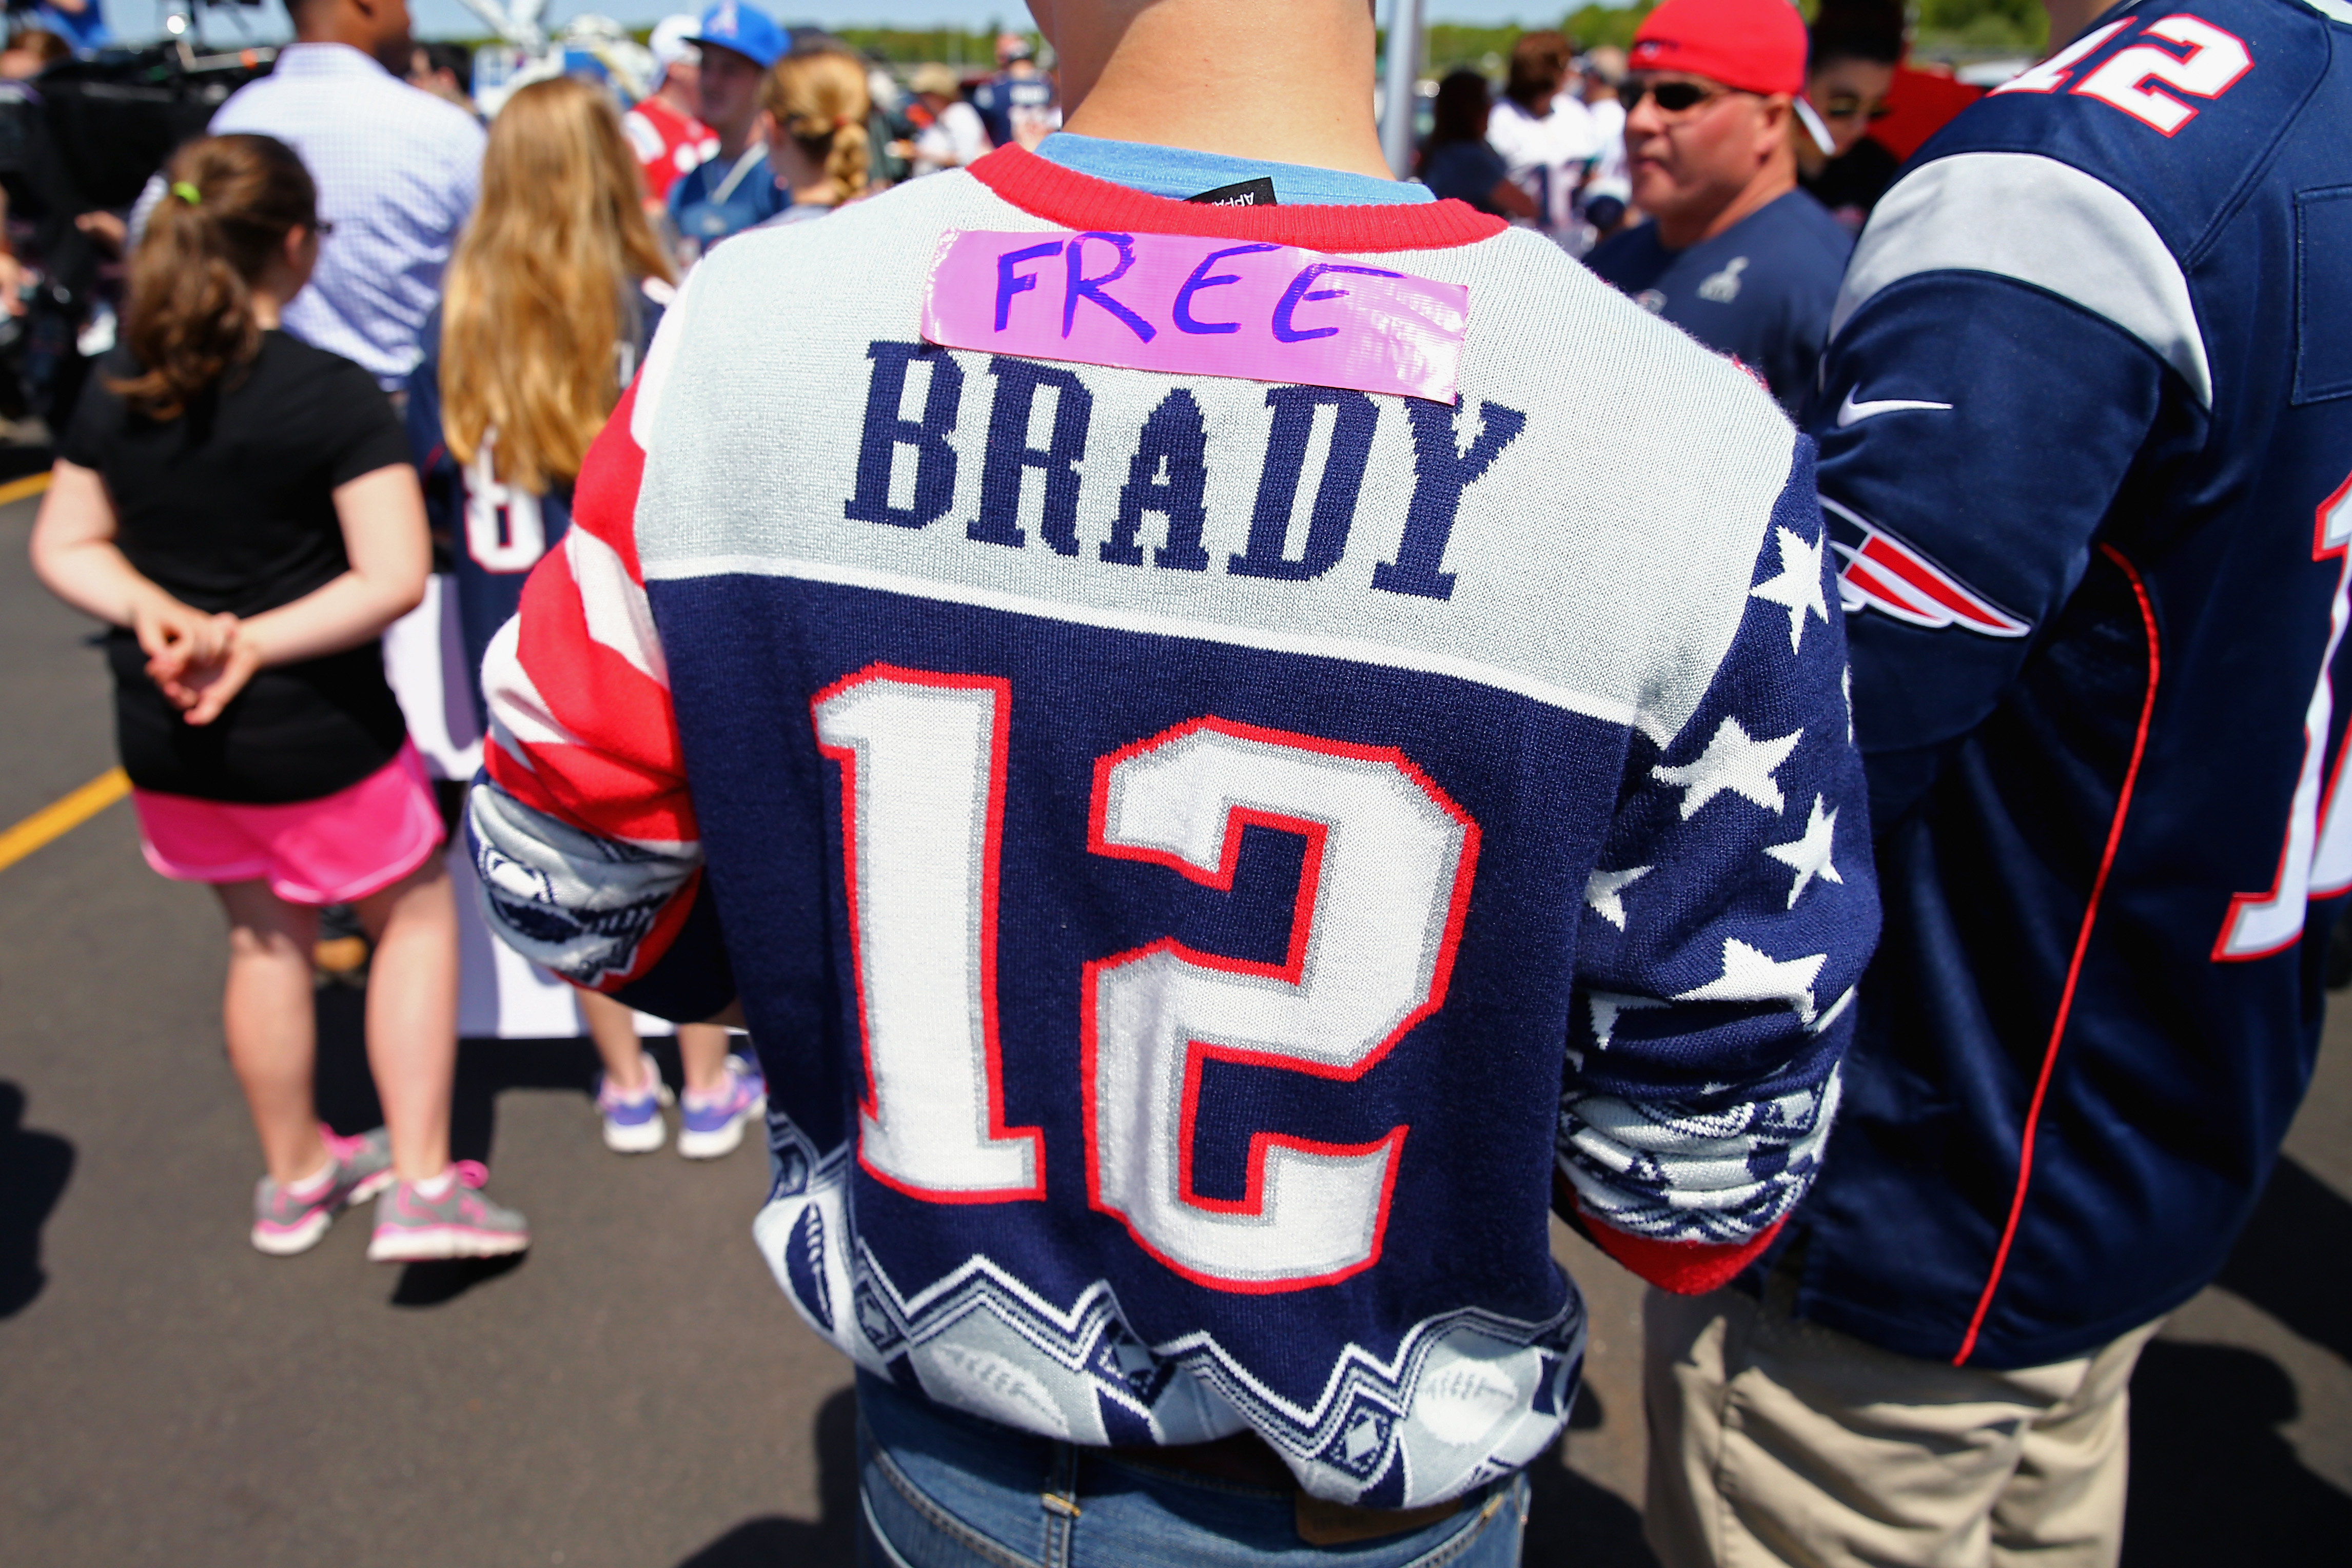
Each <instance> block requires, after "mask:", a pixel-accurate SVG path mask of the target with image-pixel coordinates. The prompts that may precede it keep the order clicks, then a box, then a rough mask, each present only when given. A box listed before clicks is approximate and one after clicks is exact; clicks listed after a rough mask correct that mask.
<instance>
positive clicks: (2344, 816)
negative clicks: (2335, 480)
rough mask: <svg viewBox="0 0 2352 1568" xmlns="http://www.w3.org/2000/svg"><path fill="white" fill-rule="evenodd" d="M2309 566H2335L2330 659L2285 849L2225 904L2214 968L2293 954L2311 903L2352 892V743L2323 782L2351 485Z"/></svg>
mask: <svg viewBox="0 0 2352 1568" xmlns="http://www.w3.org/2000/svg"><path fill="white" fill-rule="evenodd" d="M2311 558H2312V559H2313V560H2314V561H2334V562H2335V563H2336V596H2335V597H2334V598H2333V599H2331V600H2330V601H2328V621H2327V651H2326V653H2324V654H2322V655H2321V656H2320V659H2319V679H2318V680H2317V681H2316V682H2315V683H2314V684H2313V687H2312V691H2311V704H2310V706H2309V707H2308V708H2307V709H2305V711H2304V717H2303V768H2302V771H2301V773H2298V774H2297V775H2296V778H2295V784H2294V802H2293V804H2292V805H2289V806H2288V808H2287V819H2286V843H2285V846H2284V847H2283V848H2281V849H2280V851H2279V865H2278V871H2277V874H2276V875H2275V876H2274V877H2273V879H2272V880H2271V885H2270V888H2269V889H2268V890H2267V891H2264V892H2260V893H2241V894H2239V895H2238V896H2237V897H2236V898H2234V899H2232V900H2230V912H2229V914H2228V915H2227V916H2226V917H2225V918H2224V919H2223V920H2222V921H2221V936H2220V938H2219V939H2218V940H2216V941H2215V942H2214V943H2213V957H2214V959H2215V960H2216V961H2217V962H2221V963H2228V962H2231V961H2232V960H2238V959H2248V958H2264V957H2267V956H2269V955H2270V954H2271V953H2273V952H2280V951H2282V950H2284V949H2285V948H2288V947H2292V946H2294V944H2295V943H2296V942H2300V941H2301V940H2302V939H2303V922H2304V910H2305V906H2306V905H2307V904H2308V903H2309V902H2310V901H2311V900H2313V899H2314V898H2322V899H2326V898H2333V897H2334V896H2336V894H2338V893H2340V892H2343V891H2344V890H2345V889H2347V888H2352V796H2347V793H2346V792H2345V790H2344V789H2343V787H2342V785H2343V782H2344V762H2345V757H2346V756H2347V755H2352V739H2347V743H2346V745H2345V746H2344V748H2343V751H2342V752H2341V753H2340V754H2339V755H2338V756H2337V758H2336V770H2335V773H2334V775H2333V777H2330V778H2327V779H2326V780H2323V778H2322V776H2321V775H2322V773H2324V772H2325V771H2326V770H2325V769H2324V768H2323V767H2322V765H2321V764H2322V763H2323V761H2324V760H2325V757H2326V751H2327V731H2328V721H2329V720H2330V719H2331V718H2332V717H2333V715H2334V711H2335V706H2336V691H2335V681H2334V679H2333V677H2332V675H2331V674H2330V670H2331V668H2332V667H2333V666H2334V665H2335V663H2336V649H2337V648H2339V647H2342V646H2343V643H2344V632H2345V627H2346V624H2347V621H2352V477H2347V478H2346V479H2345V481H2344V482H2343V483H2342V484H2340V485H2338V486H2337V487H2336V493H2335V494H2333V495H2331V496H2329V497H2328V498H2327V499H2326V500H2324V501H2321V502H2320V503H2319V512H2318V516H2317V518H2316V520H2315V523H2314V525H2313V534H2312V544H2311ZM2323 782H2324V783H2325V784H2326V788H2325V789H2323V788H2322V787H2321V785H2322V784H2323Z"/></svg>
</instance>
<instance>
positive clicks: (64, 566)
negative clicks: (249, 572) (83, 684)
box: [31, 458, 236, 677]
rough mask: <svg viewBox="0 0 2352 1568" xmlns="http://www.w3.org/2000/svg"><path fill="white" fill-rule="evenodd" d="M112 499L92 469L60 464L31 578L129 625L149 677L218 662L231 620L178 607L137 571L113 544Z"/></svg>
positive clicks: (37, 533)
mask: <svg viewBox="0 0 2352 1568" xmlns="http://www.w3.org/2000/svg"><path fill="white" fill-rule="evenodd" d="M115 529H116V519H115V513H114V500H113V498H112V497H110V496H109V495H108V494H107V493H106V481H105V480H103V479H100V478H99V476H98V474H97V472H96V471H95V470H93V469H89V468H83V467H82V466H81V465H80V464H79V463H69V462H67V461H66V460H65V459H64V458H58V461H57V462H56V464H55V465H53V466H52V467H51V468H50V470H49V489H48V493H47V496H46V497H44V498H43V500H42V501H41V515H40V516H39V518H38V519H37V520H36V521H35V522H34V524H33V543H32V552H31V553H32V559H33V573H34V574H35V575H36V576H37V577H39V578H40V580H41V584H42V586H44V587H46V588H47V589H48V591H49V592H50V593H52V594H55V595H57V596H58V598H60V599H63V600H64V601H65V602H66V603H67V604H68V605H72V606H73V607H74V608H75V609H77V610H79V611H81V612H82V613H83V614H84V615H87V616H96V617H98V618H99V619H100V620H101V621H105V622H107V623H108V624H109V625H111V626H129V627H130V628H131V631H132V632H133V633H135V634H136V635H137V637H138V638H139V646H140V647H141V648H142V649H143V650H145V652H146V654H147V658H148V660H149V669H150V671H151V673H152V672H153V671H155V670H158V669H161V670H163V671H164V672H166V673H167V674H169V675H170V676H173V677H176V676H177V675H178V674H179V673H180V671H181V670H183V669H184V668H186V667H187V666H189V665H190V664H194V663H203V662H208V661H211V660H214V659H216V658H219V657H220V655H221V653H222V651H223V649H225V648H226V647H227V645H228V641H229V638H230V636H231V634H232V633H233V632H234V630H235V628H236V617H234V616H215V615H208V614H206V613H205V612H204V611H202V610H198V609H195V608H194V607H193V606H191V605H184V604H182V603H181V602H180V601H179V600H177V599H175V598H173V596H172V595H169V594H167V593H165V592H164V591H163V589H162V588H160V587H158V586H157V585H156V584H154V583H152V582H151V581H150V580H148V578H146V577H145V576H143V575H142V574H141V573H140V571H139V569H138V568H137V567H135V566H133V565H131V563H130V561H129V559H128V558H126V557H125V556H124V555H123V553H122V551H121V548H120V547H119V546H118V545H116V543H115V542H114V540H115Z"/></svg>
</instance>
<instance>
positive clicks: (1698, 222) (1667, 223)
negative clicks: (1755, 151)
mask: <svg viewBox="0 0 2352 1568" xmlns="http://www.w3.org/2000/svg"><path fill="white" fill-rule="evenodd" d="M1796 188H1797V158H1796V154H1795V153H1790V152H1786V151H1783V152H1781V153H1779V154H1777V155H1776V156H1774V157H1772V158H1771V159H1769V160H1768V161H1767V162H1766V163H1765V164H1764V166H1763V167H1762V168H1760V169H1759V170H1757V171H1756V177H1755V178H1754V179H1752V180H1750V181H1748V184H1747V186H1746V187H1745V188H1744V189H1742V190H1741V191H1740V193H1739V194H1738V195H1736V196H1734V197H1732V198H1731V203H1730V205H1728V206H1726V207H1725V208H1723V209H1722V210H1721V211H1720V212H1717V214H1715V215H1714V216H1712V217H1703V216H1698V215H1696V214H1687V213H1685V214H1682V215H1679V216H1671V217H1670V216H1667V215H1665V214H1664V213H1661V214H1659V215H1658V243H1659V244H1661V245H1663V246H1664V247H1666V248H1667V249H1668V250H1688V249H1689V248H1690V247H1692V246H1694V245H1703V244H1705V243H1706V241H1708V240H1710V239H1713V238H1714V237H1716V236H1717V235H1719V234H1722V233H1724V232H1725V231H1727V229H1729V228H1730V227H1731V226H1732V225H1734V224H1736V223H1738V221H1739V220H1740V219H1742V218H1744V217H1747V216H1749V215H1750V214H1752V213H1754V212H1756V211H1758V210H1759V208H1763V207H1768V206H1769V205H1772V204H1773V203H1774V202H1777V201H1779V200H1780V198H1781V197H1782V196H1785V195H1788V194H1789V193H1790V191H1793V190H1795V189H1796Z"/></svg>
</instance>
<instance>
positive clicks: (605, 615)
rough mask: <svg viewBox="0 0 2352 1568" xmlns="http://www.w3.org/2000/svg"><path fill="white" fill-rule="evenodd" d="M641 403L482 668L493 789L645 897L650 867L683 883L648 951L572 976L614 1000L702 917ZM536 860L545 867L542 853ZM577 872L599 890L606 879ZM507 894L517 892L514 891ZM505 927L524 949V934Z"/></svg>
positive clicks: (590, 462) (603, 438)
mask: <svg viewBox="0 0 2352 1568" xmlns="http://www.w3.org/2000/svg"><path fill="white" fill-rule="evenodd" d="M635 399H636V391H635V389H634V388H633V389H632V390H631V391H630V392H629V393H628V394H627V395H625V396H624V397H623V398H622V399H621V402H620V405H619V406H618V407H616V408H615V409H614V411H613V415H612V417H611V418H610V419H609V420H608V421H607V422H606V423H605V426H604V432H603V434H601V435H600V436H598V437H597V438H596V441H595V444H594V445H593V446H592V447H590V448H589V451H588V456H587V458H586V460H585V461H584V462H583V464H582V466H581V471H580V479H579V482H578V484H577V486H576V487H575V489H574V492H573V500H572V529H571V531H569V532H568V533H566V534H565V535H564V539H563V542H562V545H561V546H559V547H558V548H557V549H556V550H554V551H552V552H550V553H549V554H548V555H547V557H546V558H545V559H544V560H542V561H541V563H539V565H538V566H536V567H534V568H533V569H532V571H531V574H530V582H529V583H528V584H525V586H524V588H523V595H522V607H521V611H520V614H519V615H518V616H516V618H515V619H513V620H512V621H509V622H508V623H507V625H506V626H505V627H504V628H503V629H502V630H501V631H500V632H499V635H498V637H497V638H496V639H495V640H494V641H493V642H492V643H491V645H490V650H489V655H488V658H487V659H486V660H485V661H484V663H483V668H482V689H483V695H484V697H485V698H486V699H487V700H488V707H489V733H488V737H487V739H486V741H485V743H484V746H483V760H484V771H485V772H486V773H488V779H489V782H490V784H492V785H493V786H495V787H496V788H497V789H498V790H499V791H501V792H503V793H504V794H505V795H507V796H509V797H510V798H511V799H512V800H513V801H514V802H515V803H517V804H519V805H522V806H525V807H527V808H529V809H530V811H531V812H535V813H537V814H539V815H541V816H547V817H551V818H553V819H554V820H555V821H557V822H560V823H562V824H563V825H564V826H568V827H571V828H572V829H574V830H576V831H577V832H579V833H583V834H585V835H587V836H589V837H592V838H594V839H600V840H604V841H606V842H608V843H610V844H613V845H614V846H616V847H620V853H619V856H618V857H617V858H616V860H615V861H614V866H615V868H616V869H617V868H618V866H619V865H621V864H626V865H627V866H629V867H630V868H632V871H633V873H634V874H633V875H632V876H631V877H629V878H628V879H626V880H629V881H631V882H632V883H637V882H641V881H642V873H643V870H644V868H646V866H647V865H648V863H654V864H658V863H661V862H669V863H671V864H672V865H673V866H674V867H675V868H676V871H677V875H676V890H675V892H673V893H672V894H671V895H670V896H669V898H668V899H667V904H666V907H664V908H663V909H662V910H661V911H660V913H659V915H658V916H657V917H656V919H655V920H654V921H653V922H652V925H651V929H650V930H649V931H647V932H646V935H645V936H644V937H643V939H642V940H641V941H639V942H636V943H635V949H634V951H632V952H625V953H622V954H619V955H617V958H618V962H617V963H614V962H613V961H610V960H608V961H606V962H604V963H600V964H599V965H598V966H597V972H596V973H595V975H594V976H593V979H592V978H591V977H590V976H587V975H583V974H581V973H572V974H570V976H569V977H570V978H572V979H573V980H575V981H583V982H584V983H589V984H594V985H595V986H596V987H597V988H598V989H600V990H607V991H609V990H613V989H615V988H617V987H619V986H621V985H623V984H627V983H628V982H629V981H631V980H634V979H636V978H638V977H639V976H641V975H643V974H644V973H645V972H646V970H647V969H649V968H650V967H651V966H652V965H653V963H655V962H656V961H657V960H658V959H659V958H660V956H661V954H662V952H664V950H666V949H667V946H668V944H669V942H670V941H671V939H672V938H673V937H674V936H675V935H676V933H677V928H678V927H679V926H680V925H681V924H683V923H684V921H685V917H686V912H687V910H688V908H689V907H690V905H691V904H692V901H693V895H694V892H695V890H696V889H697V887H698V884H699V876H698V868H699V867H700V864H701V858H702V850H701V845H700V842H699V834H698V830H697V828H696V826H695V820H694V807H693V805H692V804H691V803H690V802H689V801H688V797H687V791H686V767H685V763H684V760H683V758H682V757H681V755H680V752H679V749H678V737H677V717H676V715H675V713H674V712H673V710H672V708H671V703H670V691H669V669H668V663H667V659H666V658H664V657H663V654H662V647H661V638H660V635H659V633H658V632H657V631H656V629H655V626H654V618H653V609H652V606H651V605H650V604H648V602H647V601H646V586H645V576H644V574H643V572H642V570H641V569H640V567H639V565H638V562H637V551H636V541H635V513H636V499H637V487H638V485H639V483H640V481H641V480H642V479H643V477H644V473H645V460H646V459H645V452H644V450H643V449H642V448H641V447H639V446H638V445H637V443H636V440H635V437H634V436H633V435H632V432H631V428H630V420H631V416H632V414H633V412H634V410H635ZM475 819H476V830H477V833H478V835H481V836H482V837H484V838H485V839H486V842H487V844H488V847H489V848H490V849H493V850H499V849H506V848H508V846H507V845H505V844H502V843H501V842H500V839H501V837H504V836H503V835H501V834H500V833H499V832H498V830H497V823H498V821H499V814H497V813H490V814H485V813H482V812H477V813H476V814H475ZM536 847H537V850H538V853H540V854H541V855H543V854H544V853H545V850H546V847H545V845H544V844H540V845H538V846H536ZM570 869H571V870H572V872H573V873H574V874H575V875H576V876H577V877H579V878H580V879H583V880H586V881H589V882H592V883H593V881H594V880H596V877H595V867H594V866H593V865H586V864H582V865H572V866H571V867H570ZM510 881H511V879H509V882H510ZM499 890H501V891H505V892H508V893H509V894H511V893H513V892H514V891H515V890H516V889H514V888H513V887H512V886H510V885H508V882H502V883H500V884H499ZM494 902H495V897H494ZM550 912H551V913H552V912H554V911H552V910H550ZM500 924H501V928H502V930H501V934H504V935H507V936H508V937H509V940H512V939H513V938H514V936H515V934H516V933H515V932H514V931H513V930H512V927H511V924H510V923H509V922H500ZM519 945H520V944H519ZM535 956H536V955H535Z"/></svg>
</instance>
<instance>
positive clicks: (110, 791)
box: [0, 475, 131, 871]
mask: <svg viewBox="0 0 2352 1568" xmlns="http://www.w3.org/2000/svg"><path fill="white" fill-rule="evenodd" d="M43 478H44V479H46V478H47V476H46V475H44V476H43ZM130 793H131V775H129V774H128V773H124V772H123V771H122V770H121V768H109V769H107V770H106V771H105V772H104V773H100V774H99V775H98V776H97V777H96V778H94V779H92V780H90V781H89V783H88V784H84V785H82V786H81V788H79V789H78V790H76V791H74V792H73V793H72V794H71V795H64V796H61V797H59V798H58V799H57V800H53V801H51V802H50V803H49V804H48V805H45V806H43V807H41V809H40V810H38V811H37V812H35V813H33V815H32V816H28V817H26V818H25V820H24V821H22V822H20V823H18V824H16V826H14V827H12V828H10V829H8V830H7V831H6V832H5V833H0V871H5V870H6V869H7V868H9V867H11V866H14V865H15V864H16V862H17V861H19V860H22V859H23V858H25V857H26V856H27V855H30V854H31V853H32V852H33V851H34V850H36V849H38V848H39V847H41V846H42V845H44V844H47V842H49V840H51V839H53V838H62V837H65V836H66V835H67V834H68V833H71V832H72V831H73V830H74V829H75V828H77V827H79V826H81V825H82V824H83V823H85V822H88V821H89V819H90V818H91V817H93V816H97V815H98V814H99V813H100V812H101V811H104V810H105V809H106V808H107V807H108V806H110V805H113V804H114V803H115V802H116V801H118V800H121V798H122V797H123V796H124V795H129V794H130Z"/></svg>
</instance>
